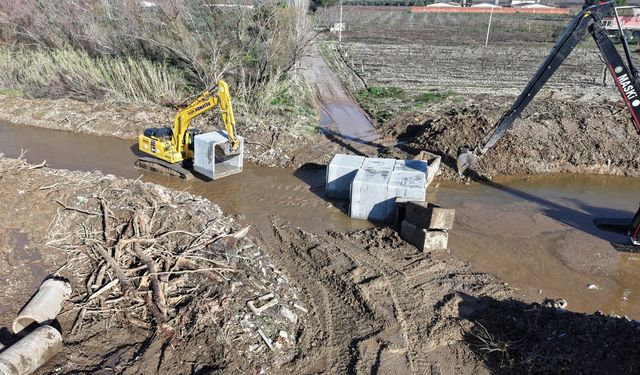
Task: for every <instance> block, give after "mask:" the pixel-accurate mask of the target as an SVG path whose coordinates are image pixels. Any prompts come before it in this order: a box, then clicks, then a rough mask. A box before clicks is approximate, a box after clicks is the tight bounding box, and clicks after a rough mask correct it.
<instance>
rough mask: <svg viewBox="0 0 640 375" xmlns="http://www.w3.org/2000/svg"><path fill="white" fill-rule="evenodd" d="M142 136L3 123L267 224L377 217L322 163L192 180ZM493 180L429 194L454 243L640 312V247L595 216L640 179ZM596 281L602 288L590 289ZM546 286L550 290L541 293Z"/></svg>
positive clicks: (527, 285)
mask: <svg viewBox="0 0 640 375" xmlns="http://www.w3.org/2000/svg"><path fill="white" fill-rule="evenodd" d="M134 146H135V145H134V142H132V141H125V140H118V139H114V138H105V137H93V136H87V135H77V134H72V133H67V132H60V131H52V130H46V129H35V128H30V127H17V126H13V125H7V124H0V152H3V153H4V154H5V155H7V156H11V157H15V156H17V155H19V154H20V150H21V149H28V150H29V151H28V153H27V159H28V160H29V161H31V162H36V163H37V162H41V161H42V160H44V159H46V160H47V163H48V165H49V166H51V167H54V168H67V169H72V170H85V171H91V170H96V169H97V170H102V171H103V172H105V173H112V174H115V175H117V176H122V177H129V178H137V177H139V176H140V175H142V176H143V179H144V180H146V181H151V182H156V183H160V184H162V185H166V186H169V187H172V188H176V189H184V190H187V191H189V192H191V193H194V194H197V195H202V196H205V197H207V198H209V199H210V200H211V201H213V202H215V203H217V204H219V205H220V206H221V207H222V209H223V210H224V211H226V212H229V213H232V214H240V215H244V216H246V219H247V221H248V222H250V223H252V224H253V225H255V226H257V227H258V228H259V229H267V228H268V227H269V217H270V216H271V215H277V216H279V217H280V218H282V219H285V220H288V221H290V222H292V223H294V224H295V225H297V226H300V227H302V228H304V229H306V230H310V231H316V232H318V231H324V230H326V229H336V230H339V231H348V230H354V229H359V228H366V227H369V226H371V224H370V223H367V222H364V221H358V220H350V219H349V218H348V217H347V216H346V215H345V213H344V211H345V210H346V206H345V205H344V204H343V203H340V202H328V201H326V200H325V199H324V198H323V197H322V195H323V181H324V170H306V171H305V170H287V169H277V168H262V167H257V166H255V165H251V164H248V165H246V166H245V171H244V172H243V173H242V174H239V175H234V176H230V177H227V178H224V179H222V180H219V181H213V182H203V181H194V182H184V181H180V180H178V179H174V178H170V177H163V176H158V175H156V174H153V173H146V172H144V173H143V172H142V171H140V170H137V169H135V168H133V163H134V161H135V159H136V155H135V153H134V150H135V147H134ZM494 182H495V183H494V184H491V185H487V184H471V185H468V186H464V185H460V184H452V183H440V184H436V186H432V187H431V188H430V192H429V200H430V201H434V202H437V203H440V204H442V205H445V206H448V207H455V208H457V209H458V211H457V218H456V227H455V228H454V230H453V231H452V232H451V239H450V245H451V246H450V247H451V249H452V251H453V252H454V253H455V254H457V255H459V256H460V257H462V258H463V259H466V260H468V261H470V262H471V263H472V264H473V265H474V266H475V267H476V269H477V270H479V271H483V272H490V273H494V274H496V275H498V276H499V277H500V278H502V279H503V280H505V281H507V282H509V283H510V284H512V285H513V286H514V287H516V288H519V289H520V290H521V291H522V293H523V294H524V295H526V296H527V297H528V298H529V299H533V300H538V301H540V300H542V299H543V298H544V297H562V298H565V299H567V300H568V302H569V307H570V309H572V310H575V311H584V312H594V311H596V310H602V311H604V312H607V313H610V312H613V313H617V314H620V315H623V314H627V315H629V316H632V317H635V318H640V255H638V256H636V255H633V254H621V253H616V252H615V251H614V250H613V249H612V248H611V246H610V245H609V241H624V240H626V238H625V236H622V235H617V234H613V233H608V232H601V231H598V230H597V229H596V228H595V226H594V225H593V224H592V223H591V219H592V217H593V216H631V215H632V214H633V212H635V209H636V208H637V206H636V203H637V202H638V200H640V197H639V196H638V194H637V192H640V179H629V178H621V177H606V176H565V175H550V176H539V177H514V178H500V179H496V180H495V181H494ZM589 284H595V285H596V286H597V287H598V289H587V285H589ZM538 290H541V291H542V293H538Z"/></svg>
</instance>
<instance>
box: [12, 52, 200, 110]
mask: <svg viewBox="0 0 640 375" xmlns="http://www.w3.org/2000/svg"><path fill="white" fill-rule="evenodd" d="M0 86H4V87H8V88H11V89H10V90H14V91H16V92H23V91H25V92H26V93H27V94H29V95H30V96H32V97H54V98H55V97H62V96H66V97H71V98H75V99H80V100H91V99H99V98H106V99H112V100H120V101H123V100H130V101H137V102H156V103H159V102H174V103H177V102H179V101H180V100H181V98H184V96H185V95H186V92H185V89H186V87H187V83H186V80H185V79H184V77H183V75H182V74H181V72H180V71H179V70H178V69H177V68H174V67H170V66H167V65H166V64H160V63H153V62H151V61H149V60H146V59H142V58H138V59H135V60H134V59H130V58H129V59H123V58H119V57H98V58H93V57H91V56H89V55H88V54H87V53H86V52H83V51H76V50H73V49H70V48H64V49H57V50H42V51H41V50H30V49H24V48H21V49H16V50H9V49H6V48H2V49H0Z"/></svg>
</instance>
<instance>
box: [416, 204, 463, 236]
mask: <svg viewBox="0 0 640 375" xmlns="http://www.w3.org/2000/svg"><path fill="white" fill-rule="evenodd" d="M455 215H456V210H455V209H453V208H442V207H438V206H436V205H433V204H430V203H427V202H417V201H411V202H407V207H406V212H405V220H406V221H408V222H410V223H412V224H414V225H417V226H418V227H420V228H425V229H440V230H447V229H451V228H453V222H454V219H455Z"/></svg>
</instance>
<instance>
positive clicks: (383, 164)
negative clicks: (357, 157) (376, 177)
mask: <svg viewBox="0 0 640 375" xmlns="http://www.w3.org/2000/svg"><path fill="white" fill-rule="evenodd" d="M395 166H396V160H395V159H381V158H366V159H364V162H363V163H362V167H361V168H362V169H372V170H375V171H392V170H394V168H395Z"/></svg>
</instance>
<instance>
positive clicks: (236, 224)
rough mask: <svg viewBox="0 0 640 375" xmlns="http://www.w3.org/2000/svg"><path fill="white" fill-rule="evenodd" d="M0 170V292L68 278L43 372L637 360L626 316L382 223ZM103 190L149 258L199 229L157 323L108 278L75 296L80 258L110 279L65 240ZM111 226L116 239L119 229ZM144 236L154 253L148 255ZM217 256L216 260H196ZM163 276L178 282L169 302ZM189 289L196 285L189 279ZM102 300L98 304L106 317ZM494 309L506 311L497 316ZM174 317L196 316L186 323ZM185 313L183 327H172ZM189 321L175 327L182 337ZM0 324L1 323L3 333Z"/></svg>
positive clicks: (414, 369)
mask: <svg viewBox="0 0 640 375" xmlns="http://www.w3.org/2000/svg"><path fill="white" fill-rule="evenodd" d="M0 171H1V174H0V176H1V178H0V189H2V191H3V192H5V195H4V199H3V202H2V204H1V205H0V212H1V213H2V215H0V220H2V222H1V224H2V225H0V227H1V228H3V231H4V232H6V233H5V234H4V238H6V239H7V241H4V242H3V243H2V246H1V250H2V253H3V254H4V256H3V262H2V264H1V267H0V268H2V270H3V272H2V274H4V275H5V280H4V285H12V288H10V289H3V301H16V302H17V301H26V300H27V299H28V298H29V296H30V294H31V293H33V292H34V291H35V289H36V288H37V286H38V285H39V283H40V282H41V279H42V278H44V277H46V275H48V274H50V273H54V274H56V275H59V276H66V277H68V278H69V279H70V280H71V281H72V286H73V290H74V294H73V295H72V297H71V300H70V302H69V303H67V304H65V306H64V309H63V312H62V314H61V315H60V317H59V321H60V324H61V327H62V329H63V337H64V338H65V351H64V352H63V353H62V354H61V355H59V356H57V357H55V358H54V359H53V360H52V361H50V363H49V364H47V367H45V368H44V369H43V371H45V372H46V371H54V369H55V371H56V372H58V373H63V374H66V373H73V372H77V371H99V370H104V369H106V368H111V369H113V370H114V371H116V372H118V373H128V371H129V372H131V373H133V372H136V373H155V372H157V371H162V372H181V373H185V372H186V373H199V372H200V373H201V372H203V371H204V372H205V373H206V372H209V371H218V372H223V373H224V372H233V371H235V370H237V369H240V370H241V371H244V370H246V371H256V370H258V371H260V370H267V371H268V370H269V369H273V371H276V372H280V371H285V372H293V373H300V372H316V371H319V372H330V373H344V372H350V371H351V372H356V373H368V372H370V371H371V369H378V370H383V369H391V368H393V369H394V370H396V372H398V373H427V372H439V373H457V374H459V373H468V374H471V373H473V374H477V373H509V372H512V371H521V370H525V369H533V370H540V371H543V370H545V369H549V368H554V369H560V372H562V371H567V372H580V371H587V370H592V371H593V370H594V369H595V370H596V371H599V370H598V369H600V370H604V369H605V368H608V369H609V370H611V369H614V371H615V372H616V373H631V370H632V369H633V368H635V367H634V366H637V365H638V364H637V363H635V361H634V359H635V358H640V357H638V356H637V355H636V354H637V353H635V352H634V351H635V350H636V349H635V348H636V347H637V345H635V344H633V343H635V340H637V337H638V335H637V333H639V332H640V331H639V330H640V328H639V325H638V324H637V323H636V322H633V321H627V320H625V319H623V318H614V317H609V316H604V315H589V314H580V313H571V312H563V311H561V310H556V309H553V308H548V307H544V306H541V305H540V304H539V303H527V302H524V301H522V300H521V299H520V297H518V296H517V292H516V291H515V290H513V289H511V287H510V286H508V285H507V284H505V283H503V282H501V281H500V280H498V279H496V278H495V277H493V276H490V275H487V274H484V273H481V272H477V271H475V270H473V269H472V268H471V267H470V266H469V265H468V264H465V263H463V262H461V261H460V260H459V259H458V258H456V257H455V256H453V255H451V254H450V253H448V252H444V251H440V252H432V253H421V252H418V251H417V250H416V249H415V248H414V247H412V246H410V245H408V244H406V243H405V242H404V241H402V240H401V239H400V238H399V237H398V235H397V234H396V233H395V232H394V231H393V230H392V229H389V228H373V229H367V230H361V231H355V232H350V233H337V232H333V231H328V232H324V233H322V232H320V233H311V232H308V231H305V230H302V229H299V228H296V226H295V224H293V223H288V222H286V221H282V220H280V219H278V217H277V216H276V217H273V219H272V222H271V225H270V228H271V229H260V230H257V231H254V229H250V231H249V232H248V233H247V232H245V231H244V230H242V228H244V227H245V225H246V224H245V223H246V221H245V219H242V218H240V219H234V218H232V217H230V216H229V215H226V214H224V213H222V212H221V211H220V210H219V209H218V208H217V207H216V206H215V205H213V204H212V203H210V202H209V201H207V200H206V199H202V198H199V197H196V196H192V195H190V194H189V193H186V192H180V191H176V190H171V189H167V188H163V187H160V186H158V185H155V184H151V183H145V182H141V181H132V180H125V179H121V178H116V177H113V176H110V175H103V174H100V173H95V172H94V173H86V172H69V171H64V170H53V169H48V168H46V167H42V166H41V165H33V164H26V163H24V162H22V161H20V160H15V159H8V158H2V159H0ZM122 192H130V193H126V194H122ZM145 197H146V198H145ZM101 202H104V203H105V204H106V207H107V211H106V212H107V213H108V215H107V216H108V217H110V220H111V221H112V224H111V225H117V223H118V222H120V220H121V218H122V217H123V215H124V217H131V215H132V214H134V213H137V214H142V215H147V213H148V214H149V216H146V217H147V218H148V219H149V220H150V221H149V224H150V227H149V228H150V229H149V231H148V233H149V234H150V236H151V237H154V236H155V238H156V241H157V243H155V244H147V245H144V244H141V245H140V246H141V247H140V248H139V249H142V250H143V251H145V252H148V253H149V254H150V255H151V256H152V257H154V259H155V262H156V266H157V267H162V268H164V267H167V263H165V262H171V259H172V258H171V257H172V255H171V254H172V252H173V251H176V250H177V251H179V252H184V251H187V250H188V248H185V247H184V246H183V245H180V247H178V248H176V249H175V250H172V249H173V247H172V245H171V242H165V241H164V239H163V238H165V237H166V238H169V239H172V238H173V237H172V236H178V237H180V236H185V235H183V234H169V233H170V232H175V231H176V230H178V231H180V230H184V231H186V232H191V233H195V234H196V235H197V236H198V237H197V238H205V239H206V238H210V237H211V236H213V238H212V239H213V242H212V243H210V245H211V246H210V245H207V246H206V247H205V250H206V254H205V253H203V254H202V255H201V256H203V257H205V258H206V259H209V260H211V261H214V262H216V264H215V265H213V266H207V267H206V269H203V270H202V272H201V273H202V274H200V272H194V273H193V274H192V273H188V274H181V272H180V268H177V269H176V268H173V269H172V272H174V273H175V274H174V275H171V276H169V277H168V278H167V279H166V282H167V284H166V285H165V286H163V287H162V290H163V291H165V292H166V293H167V295H166V297H167V298H166V301H167V305H166V306H167V314H168V317H169V319H168V320H167V322H166V323H165V324H158V323H157V321H156V320H155V319H157V317H156V318H154V317H153V314H152V313H149V315H145V314H144V311H145V306H146V303H149V302H146V303H145V302H144V299H143V300H142V301H141V302H135V300H132V301H131V303H132V304H133V305H131V306H128V305H120V304H122V303H124V302H122V299H118V298H121V297H118V295H119V293H120V289H119V288H120V286H115V287H114V288H113V289H111V290H110V291H107V292H106V293H104V294H101V295H100V296H98V297H97V298H95V297H94V298H88V296H90V295H91V294H92V293H93V294H95V291H92V292H89V291H88V290H87V288H95V287H96V286H92V285H94V284H98V285H99V283H100V282H99V281H96V280H95V275H96V274H95V273H92V272H91V271H92V269H93V267H96V270H97V269H104V270H103V271H101V273H102V272H104V276H103V277H106V278H105V282H107V280H109V279H110V278H111V279H114V280H117V278H116V277H115V274H114V273H112V272H114V270H113V269H111V268H109V267H108V266H105V265H104V263H102V264H103V265H102V266H100V264H101V262H100V261H99V259H98V262H97V263H96V264H95V266H94V265H93V262H92V261H91V259H92V258H91V257H92V256H94V255H92V253H91V252H89V253H86V254H85V255H80V254H82V252H77V251H78V250H81V249H82V246H80V247H78V246H79V245H82V244H83V243H85V242H83V241H86V240H83V239H82V238H84V237H85V236H86V235H87V234H86V233H87V232H85V231H82V230H80V229H81V228H83V227H84V228H87V229H90V228H92V227H95V232H96V233H95V234H89V235H90V236H95V237H96V238H95V241H102V240H101V238H102V234H101V232H100V231H101V230H100V229H99V228H100V227H101V220H103V219H102V215H92V214H91V213H92V212H98V213H99V212H101V210H102V209H103V208H101ZM34 207H38V209H37V210H34ZM102 207H104V206H102ZM9 213H11V214H9ZM15 213H20V214H19V215H16V214H15ZM111 215H113V216H111ZM127 215H128V216H127ZM154 217H162V218H163V221H162V222H158V221H154V219H153V218H154ZM238 220H239V221H238ZM134 222H138V221H136V220H135V219H134ZM205 222H206V223H207V224H206V225H205V226H203V225H204V224H205ZM125 223H126V221H125ZM83 233H85V234H83ZM88 233H92V232H88ZM124 233H126V228H125V231H124ZM154 233H155V234H154ZM198 233H200V234H198ZM120 236H122V235H117V236H116V237H115V240H116V241H122V239H120V240H118V238H119V237H120ZM125 236H126V234H125ZM110 237H111V236H110V235H109V236H107V238H110ZM175 240H180V239H179V238H177V237H176V238H175ZM205 242H206V241H205ZM180 243H181V244H184V243H185V242H180ZM107 246H108V245H107ZM154 247H156V248H163V247H164V248H165V251H168V253H167V252H164V253H163V254H164V255H163V256H162V257H160V258H157V259H156V258H155V256H156V255H155V254H157V253H155V252H154V250H153V248H154ZM221 252H222V253H221ZM177 254H179V253H177ZM191 254H192V255H197V254H198V253H197V252H196V253H191ZM221 254H226V256H222V257H220V255H221ZM114 256H115V255H114ZM234 258H235V259H243V261H242V262H235V261H234V260H233V259H234ZM163 259H164V260H163ZM203 260H204V259H203ZM194 261H195V262H196V263H197V264H200V263H199V261H197V260H195V259H194ZM220 262H225V264H224V266H221V265H220V264H219V263H220ZM72 264H75V266H73V267H72V266H71V265H72ZM119 264H120V266H121V267H126V268H127V269H129V268H131V271H125V274H126V275H127V276H128V277H129V278H131V281H132V283H133V285H134V287H135V288H136V289H137V290H138V292H141V293H153V289H152V288H151V287H148V286H145V285H147V284H144V283H140V284H138V282H137V281H136V280H137V279H136V278H135V277H133V276H135V273H136V272H144V268H140V267H134V265H130V264H129V263H127V261H125V259H123V260H122V263H119ZM182 267H184V265H183V266H182ZM200 267H202V265H200ZM218 267H222V268H221V269H220V270H221V272H222V273H220V274H218V273H215V272H216V271H215V270H214V271H213V272H214V273H215V274H210V273H207V272H208V271H210V269H211V268H215V269H218ZM133 269H135V271H134V270H133ZM222 269H224V271H223V270H222ZM131 272H133V273H131ZM187 275H188V277H186V278H185V277H183V276H187ZM207 275H210V276H207ZM216 275H217V276H216ZM218 277H220V278H218ZM87 278H88V279H89V280H90V282H87ZM142 280H144V278H143V279H142ZM159 282H165V279H164V278H163V277H160V278H159ZM176 283H177V284H176ZM183 283H184V284H183ZM192 283H195V284H192ZM163 285H164V284H163ZM177 285H181V286H180V287H179V289H174V288H175V287H176V286H177ZM189 285H192V286H191V287H190V286H189ZM196 285H197V286H199V287H198V288H195V289H194V286H196ZM144 288H149V289H148V291H145V290H146V289H144ZM176 291H181V293H186V294H181V296H180V297H179V300H181V301H183V302H181V303H179V304H177V305H175V306H174V305H173V304H172V303H174V302H172V301H176V300H175V299H174V298H175V297H176V295H175V294H174V293H175V292H176ZM202 292H206V293H205V294H203V295H199V294H198V293H202ZM269 292H271V293H274V294H275V295H276V297H277V298H278V301H279V302H278V303H279V305H278V306H282V307H285V308H287V309H288V310H289V312H293V313H294V315H295V316H296V319H295V322H293V321H291V320H288V318H286V317H285V315H286V316H289V317H290V316H291V315H289V314H288V313H287V314H284V315H283V314H281V312H282V311H284V310H282V308H273V309H272V310H271V311H267V312H266V313H265V314H264V315H263V316H260V317H256V316H254V315H253V314H252V313H251V310H250V308H249V307H248V306H247V304H246V302H247V301H248V300H251V299H254V298H257V297H259V296H261V295H264V294H267V293H269ZM125 300H126V297H125ZM154 301H155V300H154ZM540 302H542V301H540ZM96 303H97V304H96ZM112 303H115V304H112ZM139 303H141V304H140V305H138V304H139ZM94 305H95V306H94ZM295 305H298V306H301V307H302V309H300V308H296V307H295ZM20 306H21V304H20V303H11V304H3V305H2V311H3V314H2V317H3V318H2V319H3V320H2V322H0V324H1V325H3V326H7V325H8V324H9V322H10V319H11V317H12V316H14V315H15V313H17V310H18V309H19V308H20ZM109 306H113V307H114V308H115V309H116V310H115V311H110V310H109ZM278 306H277V307H278ZM120 308H122V310H120ZM140 309H141V310H140ZM174 309H175V313H177V315H176V318H178V317H182V318H180V319H178V320H173V318H172V316H173V315H172V314H173V312H172V311H174ZM202 309H204V310H202ZM83 311H84V314H82V312H83ZM118 311H120V312H118ZM127 311H128V312H129V313H128V314H125V312H127ZM188 311H190V312H189V313H187V312H188ZM100 314H107V316H108V319H107V321H108V325H107V326H105V325H104V324H103V323H104V321H105V320H104V319H101V318H100V316H101V315H100ZM505 316H511V317H512V319H511V320H508V321H507V322H505V319H504V317H505ZM185 317H190V318H189V319H191V318H193V319H196V320H194V321H193V322H192V323H189V322H191V321H190V320H184V318H185ZM194 322H195V323H194ZM134 323H135V324H134ZM183 324H190V327H191V328H190V329H188V330H185V329H184V328H180V327H183ZM251 324H253V325H251ZM258 328H261V329H262V331H263V332H265V333H266V334H267V335H268V336H267V337H269V338H271V339H273V340H274V341H273V342H274V343H276V342H277V343H279V345H278V346H277V348H276V349H275V350H274V351H273V352H272V351H271V350H270V349H269V348H268V347H267V346H266V344H265V343H264V341H263V339H262V338H261V337H260V336H259V335H258V334H257V333H256V330H257V329H258ZM106 329H108V332H109V335H108V336H105V335H104V333H106V332H107V331H106ZM160 329H161V331H159V330H160ZM281 331H285V332H286V339H282V338H281V339H278V338H277V337H284V336H282V334H281V333H280V332H281ZM160 333H162V334H160ZM185 335H186V336H185ZM187 336H188V337H190V339H189V340H187V341H183V340H182V339H181V338H183V339H184V338H186V337H187ZM2 340H3V343H8V342H10V340H11V339H10V338H9V337H7V336H6V335H5V336H3V339H2ZM550 340H551V341H550ZM169 344H170V345H169ZM605 347H606V348H607V351H606V352H604V351H602V348H605ZM558 348H562V350H560V351H558ZM604 358H607V359H606V360H605V359H604ZM612 358H613V359H612ZM615 358H624V360H619V361H614V359H615ZM123 364H124V365H123ZM234 369H235V370H234Z"/></svg>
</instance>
